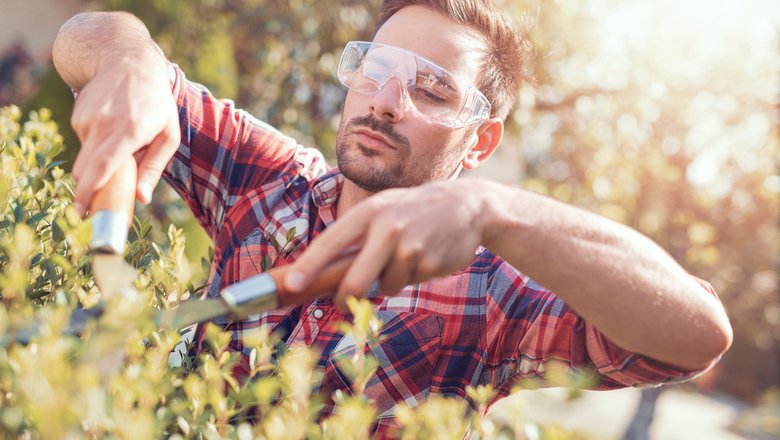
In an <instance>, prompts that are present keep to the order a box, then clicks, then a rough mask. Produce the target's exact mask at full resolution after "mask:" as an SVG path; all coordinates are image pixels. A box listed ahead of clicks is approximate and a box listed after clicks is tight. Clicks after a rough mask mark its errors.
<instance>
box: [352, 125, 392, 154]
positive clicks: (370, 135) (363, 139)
mask: <svg viewBox="0 0 780 440" xmlns="http://www.w3.org/2000/svg"><path fill="white" fill-rule="evenodd" d="M355 135H356V136H357V138H358V139H357V141H358V143H360V144H362V145H364V146H366V147H368V148H371V149H376V150H381V149H387V148H389V149H392V150H395V149H396V148H395V146H394V145H393V144H392V143H391V142H390V141H389V140H387V138H386V137H384V136H383V135H382V134H380V133H378V132H376V131H374V130H371V129H368V128H358V129H357V130H355Z"/></svg>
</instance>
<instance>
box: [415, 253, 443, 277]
mask: <svg viewBox="0 0 780 440" xmlns="http://www.w3.org/2000/svg"><path fill="white" fill-rule="evenodd" d="M440 267H441V265H440V263H439V260H438V258H435V257H425V258H422V259H420V261H419V263H417V270H416V273H417V275H419V276H424V277H431V276H435V275H437V274H438V272H439V268H440Z"/></svg>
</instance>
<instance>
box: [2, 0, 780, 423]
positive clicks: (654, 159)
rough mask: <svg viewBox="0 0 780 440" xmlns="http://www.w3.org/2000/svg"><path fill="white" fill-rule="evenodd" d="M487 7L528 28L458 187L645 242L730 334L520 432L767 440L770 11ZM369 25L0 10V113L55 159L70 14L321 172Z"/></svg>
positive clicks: (206, 8)
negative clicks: (259, 125) (635, 385)
mask: <svg viewBox="0 0 780 440" xmlns="http://www.w3.org/2000/svg"><path fill="white" fill-rule="evenodd" d="M495 3H496V4H497V5H499V6H500V7H501V8H502V9H503V10H504V11H506V12H507V13H509V14H511V15H513V16H514V17H515V18H516V19H517V20H518V22H520V23H522V24H523V25H524V26H525V27H526V28H527V29H528V31H529V38H530V39H531V40H532V41H533V44H534V46H535V51H536V61H535V63H534V64H533V65H532V66H529V68H530V69H531V70H532V71H533V73H534V75H535V77H536V84H535V85H534V86H532V85H530V84H529V85H526V86H524V87H523V90H522V91H521V93H520V96H519V97H518V103H517V105H516V107H515V109H514V111H513V112H512V113H511V115H510V118H509V120H508V121H507V136H506V138H505V139H504V141H503V145H502V147H501V148H500V149H499V151H498V153H497V154H496V155H495V156H494V157H493V158H492V159H491V160H490V161H488V163H487V164H485V166H483V167H482V168H480V169H479V170H477V171H476V172H474V173H472V175H474V176H478V177H481V178H486V179H493V180H497V181H501V182H504V183H507V184H512V185H518V186H522V187H525V188H528V189H532V190H534V191H538V192H541V193H544V194H548V195H550V196H551V197H554V198H556V199H560V200H562V201H565V202H568V203H572V204H574V205H577V206H580V207H583V208H585V209H588V210H591V211H595V212H598V213H600V214H603V215H605V216H608V217H610V218H613V219H615V220H618V221H620V222H623V223H626V224H628V225H630V226H632V227H634V228H636V229H638V230H639V231H641V232H643V233H644V234H646V235H648V236H650V237H652V238H653V239H654V240H655V241H656V242H658V243H659V244H660V245H661V246H663V247H664V248H665V249H666V250H667V251H668V252H669V253H671V254H672V255H673V256H674V258H675V259H677V261H679V262H680V263H681V264H682V265H683V266H684V267H685V268H686V269H688V270H689V271H690V272H691V273H693V274H695V275H696V276H699V277H701V278H704V279H706V280H709V281H710V282H712V284H713V285H714V286H715V288H716V290H717V291H718V293H719V295H720V297H721V298H722V300H723V301H724V303H725V304H726V307H727V309H728V312H729V315H730V317H731V321H732V324H733V326H734V330H735V340H734V345H733V347H732V348H731V350H730V351H729V352H728V353H727V354H726V355H725V356H724V357H723V360H722V362H721V363H720V364H719V365H718V366H716V367H715V368H714V369H712V370H711V371H709V372H708V373H706V374H704V375H703V376H701V377H699V378H698V379H696V380H695V381H694V382H693V383H691V384H685V385H682V386H675V387H664V388H661V390H662V391H661V392H657V391H656V392H640V391H639V390H626V391H619V392H609V393H595V394H593V393H586V395H585V397H583V398H581V399H579V400H578V401H574V402H572V403H571V404H567V405H569V406H568V407H566V406H565V405H564V404H563V403H562V402H563V401H564V400H566V399H565V396H563V395H560V394H556V393H557V392H556V391H555V390H552V391H549V392H546V393H542V394H540V392H533V394H528V393H531V392H523V393H521V394H522V395H521V396H519V397H517V398H515V397H513V398H510V399H507V400H512V399H524V400H525V401H526V402H527V404H526V405H525V406H524V408H525V409H524V411H525V412H526V413H527V414H528V415H529V417H535V418H539V419H540V420H543V421H545V423H554V424H561V425H562V426H567V427H570V428H572V429H576V430H577V431H578V432H582V433H583V435H586V436H590V437H585V438H620V437H621V436H623V435H624V434H625V433H626V432H627V431H628V430H629V429H630V425H631V424H632V420H633V423H634V425H633V426H640V427H644V430H645V432H649V433H650V437H651V438H664V439H665V438H687V439H690V438H757V439H761V438H777V437H775V435H780V417H779V416H778V414H779V413H780V395H779V394H778V387H780V293H779V292H778V276H777V270H778V261H779V260H778V255H779V254H778V247H777V245H778V237H777V231H778V226H779V225H778V220H779V219H780V217H778V194H779V193H780V176H779V175H778V161H779V160H780V156H779V155H778V153H779V152H780V149H778V143H779V141H778V125H779V122H780V88H779V87H778V86H779V85H780V2H777V1H776V0H747V1H742V2H734V1H729V0H707V1H705V0H653V1H650V0H587V1H582V0H547V1H544V2H541V1H530V0H519V1H509V0H496V2H495ZM378 8H379V1H378V0H372V1H358V0H352V1H347V0H345V1H335V0H333V1H323V0H320V1H314V0H290V1H289V2H276V1H265V0H200V1H193V0H143V1H131V0H96V1H86V0H59V1H55V0H26V1H17V0H0V105H6V104H11V103H13V104H16V105H19V106H20V107H22V108H23V109H24V110H25V111H27V110H30V109H36V108H39V107H42V106H45V107H49V108H51V109H52V110H53V112H54V116H55V119H57V120H58V121H59V123H60V127H61V131H62V133H63V135H64V136H65V139H66V144H67V146H68V150H67V152H66V153H65V156H66V159H68V160H72V159H73V157H75V154H76V153H77V152H78V147H79V143H78V140H77V139H76V138H75V136H74V135H73V134H72V132H71V131H70V127H69V125H68V118H69V117H70V109H71V106H72V101H73V100H72V97H71V95H70V91H69V90H68V88H67V87H66V86H65V85H64V84H63V83H62V82H61V80H60V79H59V77H58V76H57V74H56V72H55V71H54V69H53V68H52V66H51V46H52V43H53V41H54V38H55V36H56V33H57V30H58V29H59V26H60V25H61V24H62V23H64V22H65V21H66V20H67V19H68V18H69V17H70V16H72V15H73V14H75V13H77V12H79V11H83V10H109V9H121V10H127V11H131V12H133V13H135V14H136V15H137V16H138V17H140V18H141V19H142V20H143V21H144V22H145V23H146V26H147V27H148V28H149V30H150V32H151V33H152V35H153V37H154V38H155V40H156V41H157V42H158V43H159V45H160V46H161V47H162V49H163V51H164V52H165V53H166V54H167V56H168V57H169V58H170V59H171V60H173V61H174V62H176V63H178V64H179V65H180V66H181V67H182V68H183V69H184V71H185V72H186V73H187V74H188V76H189V77H190V78H191V79H194V80H197V81H199V82H202V83H204V84H206V85H207V86H208V87H210V88H211V89H212V91H213V92H214V93H215V94H216V95H217V96H220V97H224V98H229V99H233V100H235V101H236V102H237V103H238V105H239V106H241V107H243V108H245V109H247V110H248V111H250V112H251V113H253V114H254V115H255V116H257V117H258V118H260V119H263V120H266V121H268V122H270V123H271V124H273V125H275V126H277V127H279V128H280V129H281V130H282V131H284V132H286V133H287V134H289V135H291V136H294V137H296V138H297V139H299V141H300V142H301V143H303V144H304V145H310V146H317V147H319V148H320V149H321V150H322V151H323V152H324V153H325V155H326V156H327V157H330V158H333V152H334V139H335V130H336V128H337V124H338V117H339V112H340V108H341V103H342V101H343V99H344V96H345V92H344V90H343V89H342V88H341V86H340V85H339V84H338V82H337V80H336V78H335V77H334V74H333V73H334V69H335V66H336V63H337V61H338V58H339V56H340V54H341V49H342V48H343V45H344V43H345V42H346V41H348V40H353V39H370V37H371V33H372V30H373V20H374V17H375V15H376V12H377V10H378ZM145 209H146V212H145V213H144V214H141V215H149V216H153V217H155V218H157V219H159V221H160V222H161V223H163V224H164V223H166V222H171V221H172V222H174V223H176V224H178V225H181V226H182V227H184V228H185V230H186V231H187V235H188V249H187V252H188V255H189V256H190V258H191V260H192V261H193V262H194V264H193V268H192V276H193V279H194V280H195V281H196V282H197V281H201V282H202V280H203V277H204V272H203V271H202V269H200V267H201V266H200V260H201V258H202V257H204V256H206V257H207V255H208V250H209V247H210V243H209V240H208V238H206V237H205V236H204V234H203V233H202V231H200V229H199V227H198V226H197V225H196V224H195V222H194V221H193V220H192V218H191V217H190V216H189V212H188V210H187V209H186V207H184V206H183V205H182V204H181V203H180V202H179V201H177V200H176V197H175V196H174V195H173V194H172V192H171V191H168V190H167V189H166V188H162V187H161V188H158V196H157V197H156V201H155V203H154V204H152V205H151V206H149V207H147V208H145ZM640 399H641V400H642V401H643V402H645V405H644V406H642V408H643V410H642V411H644V412H642V411H640V417H638V418H636V417H635V416H636V415H637V408H638V405H639V402H640ZM514 404H517V402H509V403H508V404H507V405H505V406H501V404H500V405H499V406H498V408H497V409H496V410H497V411H500V410H501V408H504V410H505V411H512V409H509V408H514V407H511V406H510V405H514ZM566 408H569V409H566ZM653 408H655V409H656V412H655V421H654V423H653V424H652V425H651V427H650V429H649V431H647V429H646V427H647V426H648V423H649V422H648V420H649V419H648V417H647V415H648V414H652V411H651V410H652V409H653ZM646 410H650V412H647V411H646ZM631 435H633V434H629V436H628V437H626V438H643V437H636V436H635V437H631Z"/></svg>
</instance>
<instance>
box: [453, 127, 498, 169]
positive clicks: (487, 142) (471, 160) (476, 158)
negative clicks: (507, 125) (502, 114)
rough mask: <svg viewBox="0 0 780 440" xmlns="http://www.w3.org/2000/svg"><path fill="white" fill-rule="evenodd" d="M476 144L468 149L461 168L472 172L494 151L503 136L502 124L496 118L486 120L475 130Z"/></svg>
mask: <svg viewBox="0 0 780 440" xmlns="http://www.w3.org/2000/svg"><path fill="white" fill-rule="evenodd" d="M474 136H476V138H477V139H476V142H475V143H474V144H473V145H472V146H471V148H469V151H468V152H467V153H466V156H465V157H464V158H463V161H462V162H461V163H462V164H463V168H465V169H467V170H472V169H474V168H476V167H478V166H479V164H481V163H482V162H484V161H485V160H486V159H487V158H488V157H490V155H491V154H493V151H495V150H496V147H498V144H500V143H501V138H502V137H503V136H504V122H503V121H501V120H500V119H498V118H492V119H488V120H487V121H485V122H483V123H482V125H480V126H479V127H478V128H477V131H476V133H474Z"/></svg>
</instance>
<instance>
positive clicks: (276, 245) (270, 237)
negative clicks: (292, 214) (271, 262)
mask: <svg viewBox="0 0 780 440" xmlns="http://www.w3.org/2000/svg"><path fill="white" fill-rule="evenodd" d="M268 240H269V241H270V242H271V246H273V247H274V249H275V250H276V252H277V253H279V252H281V251H282V247H281V246H279V242H278V241H277V240H276V237H274V234H269V235H268Z"/></svg>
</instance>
